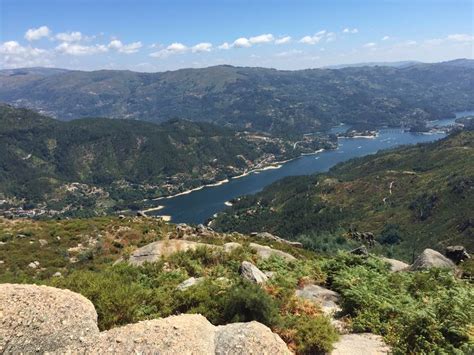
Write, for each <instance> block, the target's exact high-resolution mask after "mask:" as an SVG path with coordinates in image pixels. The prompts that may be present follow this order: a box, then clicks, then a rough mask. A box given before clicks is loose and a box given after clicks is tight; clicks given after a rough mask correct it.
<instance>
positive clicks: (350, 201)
mask: <svg viewBox="0 0 474 355" xmlns="http://www.w3.org/2000/svg"><path fill="white" fill-rule="evenodd" d="M472 211H474V133H473V132H461V133H458V134H454V135H451V136H449V137H447V138H446V139H443V140H441V141H438V142H435V143H430V144H420V145H416V146H408V147H402V148H399V149H395V150H389V151H383V152H379V153H378V154H375V155H372V156H367V157H364V158H358V159H354V160H351V161H348V162H345V163H341V164H339V165H336V166H335V167H334V168H332V169H331V170H330V171H329V172H328V173H326V174H319V175H311V176H299V177H289V178H286V179H283V180H281V181H278V182H276V183H274V184H272V185H271V186H269V187H267V188H266V189H265V190H264V191H263V192H261V193H258V194H256V195H253V196H247V197H243V198H241V199H239V200H238V201H235V203H234V205H233V206H232V208H230V209H228V210H226V211H224V212H223V213H221V214H220V215H219V216H218V217H217V218H216V219H215V220H214V222H213V224H212V225H213V227H215V228H217V229H219V230H236V231H240V232H246V233H250V232H253V231H269V232H272V233H275V234H277V235H280V236H281V237H285V238H288V239H292V240H300V241H302V242H304V243H305V244H306V245H307V246H308V247H310V248H314V249H317V250H334V249H340V248H350V247H351V246H354V245H356V244H355V243H352V242H351V241H349V238H348V234H347V232H348V231H349V230H350V229H352V230H357V231H359V232H373V233H375V236H376V240H377V242H378V243H376V249H377V250H379V251H380V252H384V253H388V254H389V255H395V256H397V257H401V258H404V259H407V260H410V259H411V258H412V255H413V254H414V253H418V252H419V251H421V250H422V249H424V248H426V247H431V248H435V249H439V250H443V248H444V247H445V246H446V245H453V244H462V245H465V246H466V247H467V248H468V249H470V250H473V249H474V220H473V212H472Z"/></svg>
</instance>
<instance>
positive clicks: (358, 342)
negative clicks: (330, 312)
mask: <svg viewBox="0 0 474 355" xmlns="http://www.w3.org/2000/svg"><path fill="white" fill-rule="evenodd" d="M389 353H390V348H389V347H388V346H387V344H385V342H384V341H383V339H382V337H381V336H380V335H375V334H371V333H361V334H345V335H342V336H341V338H340V339H339V341H338V342H336V343H335V344H334V350H333V351H332V352H331V355H382V354H389Z"/></svg>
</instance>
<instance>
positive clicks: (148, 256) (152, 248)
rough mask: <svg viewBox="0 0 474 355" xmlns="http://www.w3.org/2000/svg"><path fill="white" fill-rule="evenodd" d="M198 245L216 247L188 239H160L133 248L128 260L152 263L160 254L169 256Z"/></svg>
mask: <svg viewBox="0 0 474 355" xmlns="http://www.w3.org/2000/svg"><path fill="white" fill-rule="evenodd" d="M198 247H207V248H218V247H217V246H215V245H211V244H205V243H198V242H193V241H190V240H178V239H168V240H160V241H157V242H153V243H150V244H147V245H145V246H143V247H141V248H139V249H137V250H135V251H134V252H133V253H132V255H130V258H129V259H128V262H129V263H130V264H132V265H141V264H143V263H145V262H149V263H152V262H155V261H158V260H160V258H161V257H162V256H169V255H171V254H174V253H176V252H179V251H187V250H196V249H197V248H198Z"/></svg>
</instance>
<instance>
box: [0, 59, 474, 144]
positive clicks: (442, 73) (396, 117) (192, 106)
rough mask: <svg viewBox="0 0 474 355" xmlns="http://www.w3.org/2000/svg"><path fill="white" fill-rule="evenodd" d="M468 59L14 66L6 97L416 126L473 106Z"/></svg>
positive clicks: (26, 102)
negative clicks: (326, 65) (117, 67)
mask: <svg viewBox="0 0 474 355" xmlns="http://www.w3.org/2000/svg"><path fill="white" fill-rule="evenodd" d="M473 83H474V71H473V70H472V61H471V60H455V61H451V62H445V63H437V64H413V65H408V66H405V67H400V68H394V67H386V66H375V67H374V66H371V67H369V66H367V67H354V68H343V69H309V70H299V71H279V70H274V69H265V68H243V67H232V66H216V67H209V68H203V69H182V70H177V71H169V72H163V73H136V72H131V71H110V70H101V71H93V72H84V71H63V70H53V69H51V70H49V69H41V68H39V69H38V68H35V69H18V70H6V71H1V72H0V100H2V101H4V102H9V103H12V104H15V105H18V106H23V107H29V108H33V109H35V110H38V111H40V112H43V113H45V114H48V115H50V116H53V117H57V118H60V119H63V120H70V119H74V118H79V117H96V116H101V117H109V118H127V119H139V120H146V121H153V122H163V121H165V120H168V119H171V118H183V119H189V120H192V121H208V122H215V123H218V124H219V125H231V126H234V127H237V128H246V129H253V130H262V131H269V132H272V133H276V134H285V135H286V134H288V133H290V132H299V133H301V132H308V131H314V130H316V129H321V128H327V127H330V126H332V125H334V124H337V123H340V122H345V123H351V124H362V125H365V124H369V125H370V126H381V125H400V124H408V125H410V124H413V123H417V122H419V121H423V120H427V119H437V118H440V117H446V116H448V115H451V114H452V113H453V112H455V111H462V110H468V109H472V108H473V107H474V94H473V93H474V84H473Z"/></svg>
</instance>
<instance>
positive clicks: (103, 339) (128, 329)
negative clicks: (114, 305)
mask: <svg viewBox="0 0 474 355" xmlns="http://www.w3.org/2000/svg"><path fill="white" fill-rule="evenodd" d="M214 332H215V327H214V326H213V325H212V324H211V323H209V321H208V320H207V319H206V318H205V317H203V316H201V315H198V314H183V315H180V316H174V317H168V318H163V319H154V320H148V321H143V322H139V323H135V324H129V325H126V326H123V327H120V328H114V329H111V330H108V331H105V332H102V333H101V334H100V335H98V336H97V337H96V338H95V339H94V340H93V341H92V342H89V343H88V344H87V345H86V346H82V347H81V346H73V347H68V348H66V349H64V350H65V352H70V353H81V354H91V355H92V354H111V353H115V354H163V355H165V354H169V355H171V354H213V353H214V349H215V343H214ZM59 353H61V351H59Z"/></svg>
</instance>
